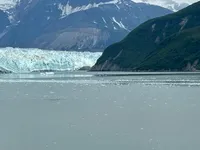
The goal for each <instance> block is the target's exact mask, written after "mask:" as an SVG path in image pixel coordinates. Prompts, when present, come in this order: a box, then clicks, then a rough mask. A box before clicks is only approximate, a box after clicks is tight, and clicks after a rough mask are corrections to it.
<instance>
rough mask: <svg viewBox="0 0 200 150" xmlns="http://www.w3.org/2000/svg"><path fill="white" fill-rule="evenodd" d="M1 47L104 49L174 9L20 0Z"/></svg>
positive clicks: (111, 1)
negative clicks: (145, 23) (136, 28)
mask: <svg viewBox="0 0 200 150" xmlns="http://www.w3.org/2000/svg"><path fill="white" fill-rule="evenodd" d="M13 12H15V15H14V17H15V18H14V19H15V22H14V24H13V25H12V27H10V28H8V29H6V30H5V31H4V35H3V36H0V46H1V47H8V46H10V47H22V48H27V47H28V48H29V47H31V48H45V49H61V50H79V51H83V50H91V51H96V50H102V49H104V48H105V47H107V46H108V45H110V44H112V43H114V42H117V41H119V40H121V39H122V38H123V37H124V36H126V35H127V34H128V33H129V31H131V30H132V29H133V28H135V27H137V26H138V25H139V24H141V23H143V22H144V21H146V20H148V19H151V18H154V17H159V16H162V15H166V14H169V13H171V11H170V10H168V9H165V8H161V7H159V6H153V5H148V4H144V3H134V2H133V1H131V0H34V1H30V0H20V3H18V4H17V5H16V7H15V9H13Z"/></svg>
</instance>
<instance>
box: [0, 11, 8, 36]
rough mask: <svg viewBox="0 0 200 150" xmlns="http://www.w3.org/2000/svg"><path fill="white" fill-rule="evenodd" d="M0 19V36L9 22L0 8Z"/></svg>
mask: <svg viewBox="0 0 200 150" xmlns="http://www.w3.org/2000/svg"><path fill="white" fill-rule="evenodd" d="M0 21H1V22H0V36H1V33H2V32H3V30H4V29H5V28H6V26H8V25H9V24H10V22H9V20H8V16H7V14H6V13H5V12H3V11H2V10H0Z"/></svg>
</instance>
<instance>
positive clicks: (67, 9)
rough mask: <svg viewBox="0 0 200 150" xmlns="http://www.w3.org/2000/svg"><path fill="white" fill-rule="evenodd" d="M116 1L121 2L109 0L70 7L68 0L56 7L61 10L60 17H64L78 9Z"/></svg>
mask: <svg viewBox="0 0 200 150" xmlns="http://www.w3.org/2000/svg"><path fill="white" fill-rule="evenodd" d="M117 3H121V0H111V1H108V2H100V3H93V4H88V5H83V6H79V7H74V8H73V7H72V6H71V5H70V4H69V1H68V3H67V4H66V5H62V4H61V3H60V4H59V5H58V9H59V10H61V11H62V13H61V18H65V17H66V16H68V15H70V14H73V13H76V12H80V11H85V10H88V9H91V8H97V7H99V6H102V5H109V4H117Z"/></svg>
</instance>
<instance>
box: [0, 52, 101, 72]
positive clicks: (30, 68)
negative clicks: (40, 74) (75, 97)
mask: <svg viewBox="0 0 200 150" xmlns="http://www.w3.org/2000/svg"><path fill="white" fill-rule="evenodd" d="M101 54H102V53H100V52H96V53H92V52H69V51H47V50H40V49H21V48H0V69H1V68H2V69H4V70H7V71H12V72H14V73H30V72H34V71H45V70H53V71H67V70H68V71H73V70H77V69H79V68H81V67H83V66H93V65H94V64H95V62H96V61H97V59H98V58H99V57H100V56H101Z"/></svg>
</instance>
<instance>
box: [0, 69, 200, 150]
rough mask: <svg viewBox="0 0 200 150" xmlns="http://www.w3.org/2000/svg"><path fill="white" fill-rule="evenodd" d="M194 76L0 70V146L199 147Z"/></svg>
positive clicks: (198, 81)
mask: <svg viewBox="0 0 200 150" xmlns="http://www.w3.org/2000/svg"><path fill="white" fill-rule="evenodd" d="M199 116H200V74H198V73H196V74H179V73H174V74H173V75H169V74H163V73H160V74H159V75H157V74H154V73H151V74H148V73H142V74H141V73H133V74H129V73H86V72H68V73H55V74H53V73H47V74H39V73H34V74H11V75H0V150H197V149H200V117H199Z"/></svg>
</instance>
